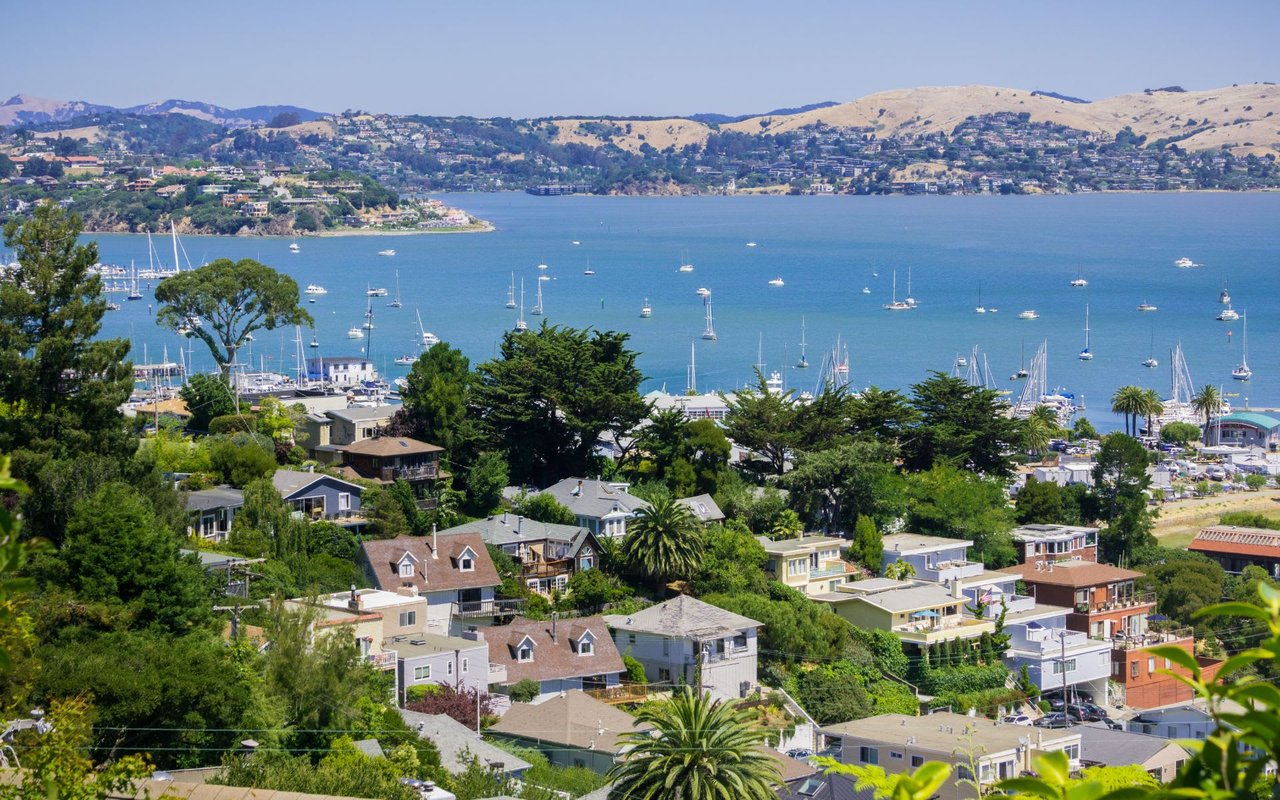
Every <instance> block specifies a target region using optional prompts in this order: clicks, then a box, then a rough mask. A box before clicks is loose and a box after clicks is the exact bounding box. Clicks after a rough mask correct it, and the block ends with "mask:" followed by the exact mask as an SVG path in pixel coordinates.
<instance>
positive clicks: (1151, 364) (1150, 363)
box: [1142, 326, 1160, 369]
mask: <svg viewBox="0 0 1280 800" xmlns="http://www.w3.org/2000/svg"><path fill="white" fill-rule="evenodd" d="M1142 366H1144V367H1146V368H1147V369H1155V368H1156V367H1158V366H1160V362H1159V361H1156V329H1155V327H1154V326H1152V328H1151V351H1150V353H1149V354H1148V355H1147V360H1146V361H1143V362H1142Z"/></svg>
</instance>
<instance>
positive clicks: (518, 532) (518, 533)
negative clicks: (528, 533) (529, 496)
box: [516, 517, 524, 536]
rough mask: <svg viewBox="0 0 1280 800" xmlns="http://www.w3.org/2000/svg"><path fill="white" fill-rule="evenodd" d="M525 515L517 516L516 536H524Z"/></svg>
mask: <svg viewBox="0 0 1280 800" xmlns="http://www.w3.org/2000/svg"><path fill="white" fill-rule="evenodd" d="M523 528H524V517H516V536H524V530H522V529H523Z"/></svg>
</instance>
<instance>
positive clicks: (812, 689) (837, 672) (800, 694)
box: [795, 661, 876, 725]
mask: <svg viewBox="0 0 1280 800" xmlns="http://www.w3.org/2000/svg"><path fill="white" fill-rule="evenodd" d="M795 698H796V701H797V702H799V703H800V705H801V706H802V707H803V708H804V710H805V711H807V712H809V714H810V715H811V716H812V717H813V718H814V719H815V720H816V721H817V722H818V724H819V725H830V724H833V723H837V722H847V721H849V720H854V719H862V718H864V717H869V716H871V715H872V714H874V713H876V712H875V707H874V704H873V703H872V701H871V698H870V697H868V696H867V680H866V678H865V676H864V674H863V671H862V670H859V669H857V668H855V667H853V665H852V664H850V663H849V662H848V661H837V662H836V663H835V664H831V665H819V666H817V667H814V668H813V669H810V670H806V671H804V672H801V673H800V674H798V675H797V676H796V679H795Z"/></svg>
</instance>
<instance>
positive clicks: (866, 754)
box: [858, 745, 880, 764]
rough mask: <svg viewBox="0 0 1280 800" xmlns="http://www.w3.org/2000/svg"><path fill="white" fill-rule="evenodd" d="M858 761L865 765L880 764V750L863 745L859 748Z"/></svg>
mask: <svg viewBox="0 0 1280 800" xmlns="http://www.w3.org/2000/svg"><path fill="white" fill-rule="evenodd" d="M858 760H859V761H861V762H862V763H863V764H879V763H880V750H879V749H878V748H875V747H867V746H866V745H863V746H862V747H859V748H858Z"/></svg>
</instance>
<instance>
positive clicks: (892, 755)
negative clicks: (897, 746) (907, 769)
mask: <svg viewBox="0 0 1280 800" xmlns="http://www.w3.org/2000/svg"><path fill="white" fill-rule="evenodd" d="M889 759H890V760H891V761H892V760H897V761H901V760H902V753H896V752H894V751H893V750H890V751H889Z"/></svg>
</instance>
